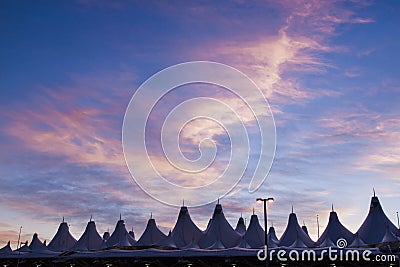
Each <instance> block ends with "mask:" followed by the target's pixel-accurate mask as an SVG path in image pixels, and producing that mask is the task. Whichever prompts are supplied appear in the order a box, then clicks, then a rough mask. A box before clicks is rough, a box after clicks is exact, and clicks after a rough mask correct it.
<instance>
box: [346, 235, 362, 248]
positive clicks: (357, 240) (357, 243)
mask: <svg viewBox="0 0 400 267" xmlns="http://www.w3.org/2000/svg"><path fill="white" fill-rule="evenodd" d="M365 245H366V243H365V242H364V240H362V239H361V237H360V236H359V235H358V233H355V235H354V240H353V242H351V244H350V245H349V246H348V247H354V248H357V247H362V246H365Z"/></svg>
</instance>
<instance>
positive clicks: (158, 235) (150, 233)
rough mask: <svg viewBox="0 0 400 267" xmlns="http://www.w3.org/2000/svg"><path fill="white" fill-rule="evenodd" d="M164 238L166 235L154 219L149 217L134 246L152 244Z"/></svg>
mask: <svg viewBox="0 0 400 267" xmlns="http://www.w3.org/2000/svg"><path fill="white" fill-rule="evenodd" d="M165 238H166V235H165V234H164V233H163V232H161V231H160V229H158V227H157V225H156V221H155V220H154V219H153V218H152V217H150V219H149V220H148V222H147V226H146V229H145V230H144V232H143V234H142V236H141V237H140V238H139V240H138V241H137V243H136V246H153V245H156V244H157V243H159V242H161V241H162V240H164V239H165Z"/></svg>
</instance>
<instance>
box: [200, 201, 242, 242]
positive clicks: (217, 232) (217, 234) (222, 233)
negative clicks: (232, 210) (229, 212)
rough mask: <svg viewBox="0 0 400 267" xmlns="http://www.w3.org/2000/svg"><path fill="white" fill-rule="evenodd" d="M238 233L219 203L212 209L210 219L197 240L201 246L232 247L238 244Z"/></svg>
mask: <svg viewBox="0 0 400 267" xmlns="http://www.w3.org/2000/svg"><path fill="white" fill-rule="evenodd" d="M239 242H240V235H239V234H238V233H237V232H236V231H235V230H233V228H232V226H231V225H230V224H229V222H228V221H227V220H226V218H225V215H224V212H223V211H222V206H221V204H217V205H216V206H215V209H214V214H213V217H212V221H211V223H210V225H209V227H208V229H207V231H206V232H205V234H204V236H203V237H202V238H201V239H200V241H199V246H200V247H201V248H232V247H235V246H237V245H238V244H239Z"/></svg>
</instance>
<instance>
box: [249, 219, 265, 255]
mask: <svg viewBox="0 0 400 267" xmlns="http://www.w3.org/2000/svg"><path fill="white" fill-rule="evenodd" d="M264 235H265V234H264V229H263V228H262V227H261V225H260V222H259V221H258V217H257V215H256V214H253V215H251V218H250V224H249V227H248V228H247V231H246V234H245V235H244V239H245V240H246V242H247V243H248V244H249V245H250V247H251V248H261V247H263V246H264V243H265V242H264V239H265V236H264Z"/></svg>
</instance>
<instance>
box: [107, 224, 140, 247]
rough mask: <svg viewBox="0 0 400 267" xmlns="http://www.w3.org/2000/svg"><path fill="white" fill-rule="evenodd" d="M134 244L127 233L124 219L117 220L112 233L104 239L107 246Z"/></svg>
mask: <svg viewBox="0 0 400 267" xmlns="http://www.w3.org/2000/svg"><path fill="white" fill-rule="evenodd" d="M135 244H136V241H135V240H134V239H133V238H132V236H130V235H129V233H128V231H127V230H126V227H125V222H124V220H121V219H120V220H119V221H118V222H117V225H116V226H115V230H114V232H113V233H112V235H111V236H110V237H109V238H108V239H107V240H106V245H107V247H128V246H133V245H135Z"/></svg>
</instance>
